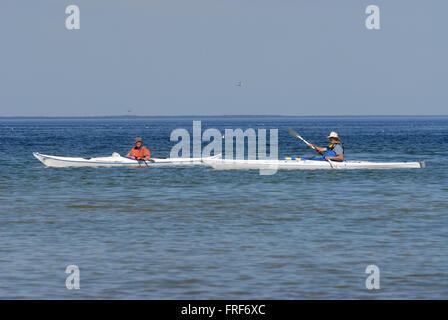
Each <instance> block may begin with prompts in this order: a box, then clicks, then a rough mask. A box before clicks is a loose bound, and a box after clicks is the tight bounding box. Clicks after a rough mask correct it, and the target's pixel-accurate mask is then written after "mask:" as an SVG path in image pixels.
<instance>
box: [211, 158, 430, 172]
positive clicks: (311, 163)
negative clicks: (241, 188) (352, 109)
mask: <svg viewBox="0 0 448 320" xmlns="http://www.w3.org/2000/svg"><path fill="white" fill-rule="evenodd" d="M204 164H206V165H208V166H210V167H212V168H213V169H216V170H232V169H242V170H244V169H245V170H250V169H261V170H335V169H336V170H355V169H370V170H372V169H419V168H424V167H425V163H424V161H420V162H370V161H343V162H336V161H331V164H330V163H329V162H328V161H319V160H230V159H205V160H204Z"/></svg>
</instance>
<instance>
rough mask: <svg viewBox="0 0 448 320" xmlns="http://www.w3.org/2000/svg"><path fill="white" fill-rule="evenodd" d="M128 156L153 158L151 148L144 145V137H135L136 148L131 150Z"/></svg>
mask: <svg viewBox="0 0 448 320" xmlns="http://www.w3.org/2000/svg"><path fill="white" fill-rule="evenodd" d="M126 157H128V158H133V159H137V160H149V158H151V154H150V152H149V149H148V148H146V147H144V146H143V140H142V138H135V139H134V148H132V149H131V151H129V153H128V154H127V155H126Z"/></svg>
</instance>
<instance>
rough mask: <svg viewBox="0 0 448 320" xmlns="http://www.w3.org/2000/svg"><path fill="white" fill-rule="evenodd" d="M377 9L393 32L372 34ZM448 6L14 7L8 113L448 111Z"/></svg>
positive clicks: (7, 63) (8, 32) (47, 2)
mask: <svg viewBox="0 0 448 320" xmlns="http://www.w3.org/2000/svg"><path fill="white" fill-rule="evenodd" d="M68 5H77V6H78V7H79V9H80V29H79V30H67V29H66V27H65V20H66V18H67V16H68V15H67V14H66V13H65V8H66V7H67V6H68ZM369 5H376V6H378V7H379V9H380V30H368V29H367V28H366V26H365V20H366V18H367V16H368V15H367V14H366V13H365V10H366V7H367V6H369ZM447 12H448V1H446V0H431V1H423V0H419V1H417V0H368V1H364V0H339V1H335V0H157V1H155V0H141V1H136V0H123V1H115V0H94V1H92V0H69V1H66V0H39V1H35V0H1V1H0V41H1V44H0V116H3V117H4V116H110V115H148V116H153V115H447V114H448V108H447V101H448V90H447V89H448V88H447V75H448V63H447V58H448V41H447V30H448V27H447V23H448V20H447V18H446V13H447ZM239 81H241V86H237V85H236V84H237V83H238V82H239Z"/></svg>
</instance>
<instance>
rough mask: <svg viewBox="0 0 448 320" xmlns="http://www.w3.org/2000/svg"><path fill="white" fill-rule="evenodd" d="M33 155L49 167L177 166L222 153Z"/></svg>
mask: <svg viewBox="0 0 448 320" xmlns="http://www.w3.org/2000/svg"><path fill="white" fill-rule="evenodd" d="M33 156H34V157H35V158H36V159H38V160H39V161H40V162H42V163H43V164H44V165H45V166H47V167H52V168H67V167H175V166H198V165H204V164H203V162H202V161H203V160H205V159H208V160H213V159H216V158H219V157H220V155H218V156H214V157H208V158H166V159H164V158H152V160H153V161H154V162H152V161H148V160H146V161H138V160H135V159H130V158H126V157H122V156H120V155H119V154H118V153H113V154H112V156H109V157H98V158H76V157H59V156H51V155H46V154H41V153H38V152H34V153H33Z"/></svg>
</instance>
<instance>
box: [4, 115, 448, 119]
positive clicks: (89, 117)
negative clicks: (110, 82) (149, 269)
mask: <svg viewBox="0 0 448 320" xmlns="http://www.w3.org/2000/svg"><path fill="white" fill-rule="evenodd" d="M416 117H421V118H430V117H432V118H434V117H448V115H191V116H190V115H170V116H168V115H166V116H163V115H160V116H155V115H152V116H150V115H148V116H137V115H135V116H129V115H121V116H119V115H117V116H0V119H148V118H186V119H188V118H416Z"/></svg>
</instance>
